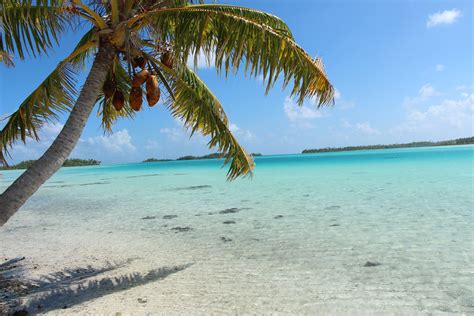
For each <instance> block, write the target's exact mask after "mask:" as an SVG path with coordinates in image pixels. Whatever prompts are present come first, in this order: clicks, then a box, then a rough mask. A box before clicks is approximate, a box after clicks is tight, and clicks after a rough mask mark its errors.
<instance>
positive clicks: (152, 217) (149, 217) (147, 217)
mask: <svg viewBox="0 0 474 316" xmlns="http://www.w3.org/2000/svg"><path fill="white" fill-rule="evenodd" d="M155 218H156V216H145V217H142V219H155Z"/></svg>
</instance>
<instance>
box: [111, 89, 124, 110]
mask: <svg viewBox="0 0 474 316" xmlns="http://www.w3.org/2000/svg"><path fill="white" fill-rule="evenodd" d="M124 103H125V98H124V97H123V93H122V91H120V90H115V93H114V97H113V99H112V104H113V106H114V108H115V110H117V111H120V110H122V108H123V105H124Z"/></svg>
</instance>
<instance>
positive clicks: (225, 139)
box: [154, 60, 254, 180]
mask: <svg viewBox="0 0 474 316" xmlns="http://www.w3.org/2000/svg"><path fill="white" fill-rule="evenodd" d="M154 62H156V63H157V64H160V66H161V67H162V69H163V70H164V72H165V73H166V76H167V77H168V82H171V85H172V89H173V95H174V100H173V99H172V98H168V100H167V102H166V106H167V107H168V108H169V109H170V112H171V114H172V115H173V117H175V118H178V119H180V120H181V121H182V122H183V123H184V126H185V127H186V128H188V129H189V130H190V132H191V135H193V134H194V133H195V132H200V133H201V134H203V135H204V136H210V141H209V143H208V146H209V148H212V147H217V150H218V151H219V153H221V154H222V155H223V156H224V157H225V162H224V164H227V163H229V162H230V166H229V170H228V172H227V179H229V180H233V179H235V178H237V177H239V176H245V175H251V172H252V170H253V168H254V162H253V160H252V158H251V157H250V155H249V154H248V153H247V152H246V151H245V150H244V149H243V147H242V146H241V145H240V144H239V143H238V141H237V139H236V138H235V137H234V135H233V134H232V132H231V131H230V129H229V122H228V119H227V116H226V114H225V112H224V109H223V107H222V105H221V103H220V102H219V100H218V99H217V98H216V97H215V96H214V95H213V94H212V92H211V91H210V90H209V88H208V87H207V86H206V84H205V83H204V82H203V81H202V80H201V79H200V78H199V77H198V76H197V75H196V74H195V73H194V72H193V71H192V70H190V69H189V68H188V67H186V66H185V65H182V66H181V67H180V68H181V70H178V71H176V72H175V71H173V70H171V69H169V68H167V67H166V66H164V65H162V64H161V63H160V62H159V61H157V60H154Z"/></svg>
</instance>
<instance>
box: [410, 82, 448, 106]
mask: <svg viewBox="0 0 474 316" xmlns="http://www.w3.org/2000/svg"><path fill="white" fill-rule="evenodd" d="M440 95H441V93H440V92H439V91H438V90H436V89H435V88H434V87H433V86H432V85H431V84H430V83H427V84H425V85H423V86H422V87H421V88H420V90H418V94H417V95H416V96H415V97H407V98H405V100H404V101H403V106H404V107H405V108H412V107H416V106H418V105H419V104H420V103H423V102H426V101H427V100H429V99H430V98H432V97H436V96H440Z"/></svg>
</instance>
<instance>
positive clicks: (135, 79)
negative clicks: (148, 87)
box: [132, 69, 149, 88]
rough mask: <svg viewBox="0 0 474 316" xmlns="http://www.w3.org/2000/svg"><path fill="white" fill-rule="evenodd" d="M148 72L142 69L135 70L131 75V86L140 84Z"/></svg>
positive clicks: (146, 77)
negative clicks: (133, 74)
mask: <svg viewBox="0 0 474 316" xmlns="http://www.w3.org/2000/svg"><path fill="white" fill-rule="evenodd" d="M148 76H149V73H148V70H146V69H143V70H142V71H140V72H137V73H136V74H135V76H134V77H133V80H132V86H133V87H135V88H137V87H139V86H141V85H142V84H143V83H144V82H145V81H146V80H147V79H148Z"/></svg>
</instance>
